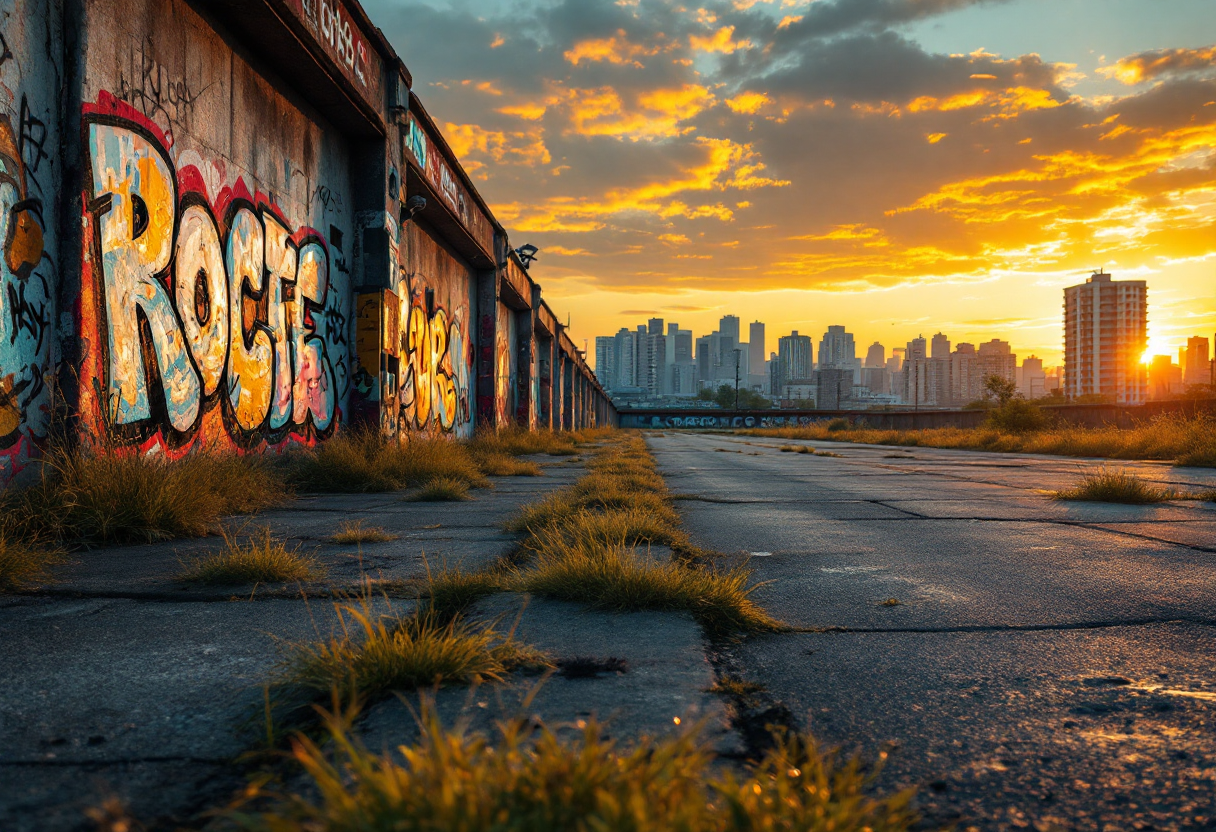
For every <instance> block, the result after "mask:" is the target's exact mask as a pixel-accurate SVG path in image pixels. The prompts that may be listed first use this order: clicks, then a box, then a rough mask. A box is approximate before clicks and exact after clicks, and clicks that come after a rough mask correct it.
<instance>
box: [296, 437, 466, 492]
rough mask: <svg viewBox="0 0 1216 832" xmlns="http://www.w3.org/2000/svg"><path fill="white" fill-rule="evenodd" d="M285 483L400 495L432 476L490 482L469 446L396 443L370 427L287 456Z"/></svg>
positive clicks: (422, 441)
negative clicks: (287, 481) (287, 467)
mask: <svg viewBox="0 0 1216 832" xmlns="http://www.w3.org/2000/svg"><path fill="white" fill-rule="evenodd" d="M289 470H290V479H291V481H292V482H293V483H294V484H295V485H296V486H297V487H299V488H301V489H304V490H308V491H344V492H382V491H400V490H402V489H404V488H410V487H412V486H417V485H421V484H423V483H426V482H429V481H431V480H434V479H437V478H444V479H449V480H459V481H460V482H462V483H464V484H465V485H466V486H468V487H471V488H484V487H485V486H487V485H488V484H489V481H488V480H487V479H486V478H485V474H483V473H482V471H481V468H480V467H479V466H478V464H477V460H476V458H475V457H474V454H473V452H472V451H471V450H470V448H469V447H468V446H467V445H466V444H465V443H462V442H455V441H450V440H446V439H426V438H415V439H411V440H410V441H409V442H404V443H403V442H400V441H398V440H397V439H395V438H393V437H387V438H386V437H384V436H382V435H380V433H379V432H377V431H375V430H372V429H363V430H353V431H348V432H346V433H340V434H338V435H337V436H334V437H333V438H331V439H328V440H326V441H325V442H324V443H322V444H321V445H319V446H318V447H316V448H314V449H312V450H309V451H301V452H298V453H296V454H293V455H292V458H291V460H290V466H289Z"/></svg>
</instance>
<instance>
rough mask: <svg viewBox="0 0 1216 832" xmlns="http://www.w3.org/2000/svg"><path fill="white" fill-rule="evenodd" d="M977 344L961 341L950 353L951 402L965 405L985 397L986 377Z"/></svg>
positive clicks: (953, 404)
mask: <svg viewBox="0 0 1216 832" xmlns="http://www.w3.org/2000/svg"><path fill="white" fill-rule="evenodd" d="M979 359H980V357H979V354H978V353H976V351H975V344H968V343H966V342H965V341H964V342H961V343H959V344H958V345H957V346H956V347H955V348H954V352H952V353H950V404H951V405H952V406H954V407H964V406H966V405H969V404H971V403H972V402H975V401H979V400H980V399H982V398H983V397H984V377H983V375H981V374H980V360H979Z"/></svg>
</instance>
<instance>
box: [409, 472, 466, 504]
mask: <svg viewBox="0 0 1216 832" xmlns="http://www.w3.org/2000/svg"><path fill="white" fill-rule="evenodd" d="M401 499H403V500H405V501H406V502H411V503H459V502H462V501H464V500H471V499H473V498H472V497H470V496H469V484H468V483H467V482H465V481H464V480H459V479H456V478H455V477H435V478H434V479H432V480H430V481H429V482H427V483H425V484H423V486H422V487H421V488H419V489H418V490H417V491H414V492H412V493H410V494H407V495H406V496H405V497H402V498H401Z"/></svg>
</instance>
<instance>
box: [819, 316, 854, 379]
mask: <svg viewBox="0 0 1216 832" xmlns="http://www.w3.org/2000/svg"><path fill="white" fill-rule="evenodd" d="M856 357H857V345H856V344H854V343H853V333H851V332H846V331H845V328H844V327H843V326H829V327H828V331H827V332H825V333H824V334H823V340H821V341H820V342H819V366H820V367H839V368H841V369H851V368H852V366H853V359H855V358H856Z"/></svg>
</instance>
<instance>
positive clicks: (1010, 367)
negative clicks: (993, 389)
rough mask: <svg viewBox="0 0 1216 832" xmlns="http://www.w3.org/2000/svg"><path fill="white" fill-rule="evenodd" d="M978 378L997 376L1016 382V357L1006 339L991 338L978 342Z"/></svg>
mask: <svg viewBox="0 0 1216 832" xmlns="http://www.w3.org/2000/svg"><path fill="white" fill-rule="evenodd" d="M977 352H978V353H979V364H980V378H981V379H983V380H985V381H987V379H988V376H999V377H1001V378H1003V379H1005V380H1007V381H1012V382H1014V383H1017V379H1018V357H1017V355H1016V354H1015V353H1014V352H1013V350H1012V349H1011V348H1010V346H1009V342H1008V341H1002V340H1001V339H1000V338H993V339H992V340H991V341H985V342H984V343H982V344H980V346H979V350H978V351H977Z"/></svg>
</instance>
